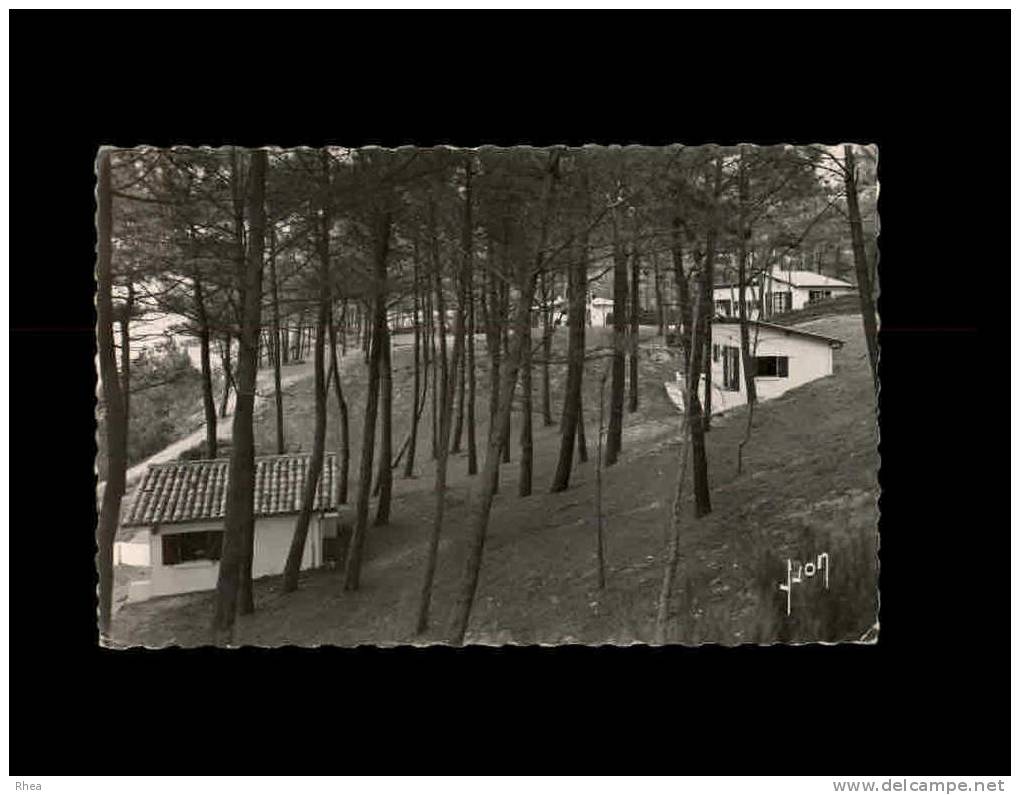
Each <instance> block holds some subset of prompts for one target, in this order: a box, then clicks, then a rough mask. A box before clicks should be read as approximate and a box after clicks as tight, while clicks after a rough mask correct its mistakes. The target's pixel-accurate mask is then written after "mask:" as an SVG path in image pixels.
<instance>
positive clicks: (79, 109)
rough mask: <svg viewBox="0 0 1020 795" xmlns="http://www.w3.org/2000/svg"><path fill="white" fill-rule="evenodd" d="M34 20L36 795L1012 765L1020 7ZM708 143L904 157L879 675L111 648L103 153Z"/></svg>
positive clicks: (24, 579) (22, 474)
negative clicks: (100, 362)
mask: <svg viewBox="0 0 1020 795" xmlns="http://www.w3.org/2000/svg"><path fill="white" fill-rule="evenodd" d="M10 19H11V26H10V36H11V54H10V68H11V110H10V120H11V170H12V179H11V192H10V202H11V267H10V273H11V291H10V299H11V300H10V303H11V326H12V332H13V335H12V344H11V355H12V362H11V368H10V376H11V380H10V384H11V397H12V406H11V412H10V420H11V430H12V436H13V437H14V439H13V443H12V455H11V456H10V464H11V469H12V477H11V507H12V513H11V521H10V550H11V558H10V576H11V586H10V597H11V604H10V649H11V650H10V695H11V713H10V737H11V739H10V753H11V756H10V759H11V763H10V764H11V768H10V773H12V774H15V773H17V774H20V773H28V772H39V773H47V774H56V773H75V774H85V773H94V774H128V773H139V774H142V773H145V774H154V773H178V774H183V773H205V772H208V773H212V772H218V773H227V772H230V773H249V774H250V773H288V774H297V773H324V774H339V773H360V772H366V771H367V772H375V773H390V772H400V771H405V770H407V771H411V772H416V773H419V772H431V771H435V772H450V771H451V770H455V771H456V772H466V771H468V770H469V769H472V768H475V769H478V770H479V771H480V772H506V771H509V770H512V769H518V770H520V769H521V768H526V769H527V770H528V771H529V772H532V771H535V770H537V769H538V766H539V765H542V766H543V768H544V767H545V766H546V765H559V766H561V767H562V768H564V769H567V770H569V771H570V772H602V771H606V772H609V771H613V772H628V773H653V772H655V773H660V772H661V773H684V774H695V773H697V774H710V773H780V774H793V773H801V774H803V773H815V774H833V775H835V774H840V775H851V774H857V775H865V774H880V773H881V774H885V773H887V772H896V773H904V774H908V775H918V774H933V775H934V774H945V775H948V774H953V775H960V774H963V775H981V776H986V775H999V774H1002V773H1004V772H1008V771H1009V760H1008V746H1009V727H1008V719H1009V697H1010V683H1009V665H1010V649H1009V632H1010V630H1009V626H1010V610H1009V581H1010V564H1009V547H1010V545H1009V518H1008V516H1007V515H1006V514H1005V510H1004V509H1005V507H1006V494H1007V492H1008V483H1007V479H1008V475H1009V462H1008V461H1007V460H1006V458H1007V453H1008V442H1007V430H1008V424H1007V421H1006V415H1007V412H1008V410H1009V407H1008V400H1009V391H1008V390H1009V388H1008V364H1007V360H1008V352H1009V343H1008V342H1007V340H1008V336H1007V334H1008V307H1009V297H1008V295H1007V285H1008V282H1009V270H1008V269H1009V264H1008V263H1009V253H1008V250H1007V248H1006V232H1007V230H1008V228H1009V224H1010V219H1009V198H1008V196H1007V195H1006V194H1007V188H1008V185H1009V177H1008V173H1007V172H1008V166H1009V152H1010V144H1009V139H1008V135H1009V132H1008V131H1009V119H1008V114H1009V108H1010V100H1009V96H1008V94H1009V88H1010V85H1009V62H1008V60H1009V40H1008V37H1009V33H1008V31H1009V24H1008V21H1009V18H1008V16H1007V15H1006V13H1005V12H990V13H977V14H965V13H959V12H952V13H949V12H931V13H927V12H926V13H924V14H921V13H919V12H915V13H911V14H902V15H895V14H892V13H881V14H866V13H860V12H828V13H792V12H770V13H750V12H728V13H715V14H702V13H689V12H684V13H676V12H644V13H640V14H631V15H624V14H622V13H616V14H613V15H612V16H610V14H609V13H608V12H589V13H586V14H585V15H584V16H582V15H581V13H580V12H575V13H574V14H570V15H566V14H563V15H557V14H554V13H549V12H547V13H544V14H541V15H539V14H527V13H523V12H519V13H510V12H488V13H474V14H470V15H469V14H467V13H461V14H456V15H455V14H453V13H451V12H433V13H432V15H431V16H427V17H426V16H425V15H424V13H421V12H417V13H415V14H414V15H413V16H412V13H410V12H404V13H395V12H390V13H388V14H385V15H384V14H383V13H374V14H363V13H354V12H347V13H328V14H313V13H304V14H300V15H292V16H286V15H282V14H277V13H273V14H270V13H268V12H249V13H247V14H246V15H244V16H242V15H241V14H240V13H235V14H232V15H229V16H228V15H226V14H223V13H212V12H207V13H204V14H199V15H185V14H184V13H176V14H175V13H172V12H147V13H106V12H93V13H89V14H85V13H81V12H59V13H55V12H24V11H15V12H12V13H11V14H10ZM677 141H679V142H682V143H687V144H696V143H707V142H714V143H720V144H733V143H739V142H752V143H772V142H790V143H816V142H822V143H838V142H842V141H854V142H859V143H866V142H876V143H878V145H879V147H880V166H879V168H880V181H881V198H880V204H879V210H880V214H881V225H882V233H881V238H880V242H879V245H880V251H881V254H880V256H881V262H880V266H879V273H880V283H881V290H882V295H881V299H880V302H879V308H880V314H881V318H882V333H881V346H882V351H881V359H882V361H881V379H882V392H881V407H880V414H881V456H882V470H881V484H882V499H881V513H882V518H881V533H882V540H881V544H882V549H881V560H882V575H881V591H882V616H881V620H882V631H881V640H880V642H879V644H878V645H877V646H872V647H820V646H810V647H800V648H784V647H772V648H740V649H737V650H732V649H731V650H726V649H720V648H715V647H703V648H697V649H684V648H668V649H650V648H644V647H633V648H620V649H616V648H608V647H607V648H597V649H596V648H584V647H564V648H557V649H543V648H507V649H466V650H451V649H429V650H413V649H400V650H378V649H371V648H366V649H358V650H336V649H321V650H316V651H309V650H298V649H279V650H257V649H245V650H240V651H234V652H221V651H215V650H197V651H184V650H167V651H160V652H150V651H145V650H133V651H120V652H113V651H107V650H103V649H99V648H97V646H96V628H95V574H94V567H93V555H94V540H93V539H94V537H93V528H94V526H95V524H94V523H95V498H94V488H95V483H94V477H93V457H94V441H93V433H94V424H93V410H94V397H93V396H94V389H95V381H94V374H93V361H94V359H93V357H94V338H93V329H94V322H95V318H94V309H93V289H94V283H93V279H92V277H93V268H94V264H95V249H94V246H95V233H94V212H95V209H94V207H95V205H94V199H93V191H94V184H95V183H94V176H93V163H94V157H95V151H96V147H97V146H98V145H99V144H114V145H121V146H131V145H136V144H153V145H170V144H210V145H218V144H227V143H236V144H242V145H250V146H257V145H267V144H272V145H281V146H291V145H298V144H305V145H316V144H322V143H327V142H328V143H338V144H344V145H348V146H355V145H361V144H368V143H378V144H384V145H399V144H407V143H414V144H423V145H424V144H434V143H450V144H462V145H477V144H482V143H497V144H507V145H510V144H515V143H533V144H537V145H542V144H553V143H567V144H582V143H588V142H595V143H632V142H633V143H645V144H668V143H673V142H677ZM995 240H998V241H999V243H995ZM986 296H991V297H992V298H991V300H990V301H988V300H987V299H986ZM993 324H994V325H996V326H998V328H996V329H994V331H993V329H992V325H993ZM995 332H999V333H995ZM993 334H994V336H993ZM993 454H994V455H993ZM370 760H371V761H370ZM521 772H524V771H523V770H522V771H521Z"/></svg>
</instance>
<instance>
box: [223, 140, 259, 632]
mask: <svg viewBox="0 0 1020 795" xmlns="http://www.w3.org/2000/svg"><path fill="white" fill-rule="evenodd" d="M266 160H267V157H266V152H265V150H255V151H253V152H252V153H251V175H250V179H249V185H248V213H249V227H250V233H249V241H248V242H249V246H248V258H247V262H246V263H245V267H244V268H243V269H242V270H241V272H240V273H239V274H238V275H239V276H240V277H241V284H242V286H243V289H242V291H241V295H242V300H241V305H242V316H241V334H240V343H241V345H240V351H239V354H238V373H237V405H236V407H235V409H234V423H233V434H232V435H233V440H232V446H231V451H230V466H229V475H228V483H227V497H226V518H225V521H224V534H223V551H222V554H221V556H220V569H219V577H218V579H217V582H216V610H215V614H214V617H213V633H214V639H215V642H217V643H221V644H222V643H229V642H231V641H232V640H233V630H234V618H235V614H236V611H237V606H238V605H237V603H238V589H239V583H240V580H241V577H242V576H243V574H244V572H243V571H242V568H243V566H244V558H245V547H246V540H247V539H250V538H251V537H252V535H253V531H254V526H255V516H254V494H255V433H254V427H253V420H254V414H255V411H254V410H255V375H256V369H257V365H258V362H257V360H256V358H255V357H256V356H257V354H258V335H259V329H260V328H261V325H262V254H263V246H264V243H265V240H264V238H265V225H266V218H265V205H264V201H265V183H266Z"/></svg>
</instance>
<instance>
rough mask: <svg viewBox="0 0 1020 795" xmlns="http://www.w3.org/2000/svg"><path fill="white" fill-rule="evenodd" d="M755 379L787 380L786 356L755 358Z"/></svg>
mask: <svg viewBox="0 0 1020 795" xmlns="http://www.w3.org/2000/svg"><path fill="white" fill-rule="evenodd" d="M754 374H755V377H757V378H761V377H763V376H764V377H767V378H789V377H790V358H789V357H788V356H755V357H754Z"/></svg>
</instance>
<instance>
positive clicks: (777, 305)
mask: <svg viewBox="0 0 1020 795" xmlns="http://www.w3.org/2000/svg"><path fill="white" fill-rule="evenodd" d="M771 298H772V312H771V313H772V314H773V315H778V314H781V313H783V312H789V311H790V309H791V308H792V301H793V299H792V296H791V295H790V293H789V291H787V292H785V293H772V294H771Z"/></svg>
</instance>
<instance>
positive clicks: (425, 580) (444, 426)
mask: <svg viewBox="0 0 1020 795" xmlns="http://www.w3.org/2000/svg"><path fill="white" fill-rule="evenodd" d="M465 186H466V194H467V209H466V210H465V218H464V231H463V237H462V243H463V245H462V247H461V248H462V265H461V272H460V281H461V283H462V284H466V283H467V275H468V273H469V272H470V270H471V267H472V266H471V262H472V259H473V256H472V244H471V234H472V224H471V160H470V155H468V159H466V160H465ZM429 231H430V234H431V235H432V239H433V249H432V250H433V262H432V265H433V268H434V270H435V275H436V287H437V289H436V301H437V308H438V310H439V344H440V355H441V357H442V379H443V388H442V395H441V406H440V423H439V445H438V453H439V455H438V460H437V462H436V472H435V475H436V484H435V496H436V502H435V515H434V517H433V521H432V533H431V534H430V536H429V546H428V551H427V553H426V559H425V572H424V576H423V577H422V587H421V597H420V599H419V602H418V617H417V622H416V624H415V631H416V632H417V633H418V634H421V633H423V632H424V631H425V630H426V629H428V625H429V608H430V605H431V601H432V583H433V580H434V579H435V573H436V564H437V562H438V559H439V540H440V537H441V536H442V532H443V517H444V514H445V511H446V477H447V468H448V464H449V457H450V430H451V429H450V426H451V422H452V414H453V401H454V393H455V391H456V388H457V384H456V382H455V381H454V379H453V378H448V377H447V376H448V373H447V369H446V306H445V303H444V301H443V291H442V274H441V273H440V270H439V257H438V245H437V242H436V237H435V205H434V204H433V203H432V202H431V201H430V202H429ZM462 301H463V298H462ZM462 309H463V307H462V306H461V307H459V308H458V311H457V313H456V315H455V316H454V330H453V361H454V362H457V361H458V360H462V359H463V358H464V344H465V333H464V319H465V314H464V312H463V311H462Z"/></svg>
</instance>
